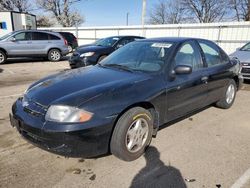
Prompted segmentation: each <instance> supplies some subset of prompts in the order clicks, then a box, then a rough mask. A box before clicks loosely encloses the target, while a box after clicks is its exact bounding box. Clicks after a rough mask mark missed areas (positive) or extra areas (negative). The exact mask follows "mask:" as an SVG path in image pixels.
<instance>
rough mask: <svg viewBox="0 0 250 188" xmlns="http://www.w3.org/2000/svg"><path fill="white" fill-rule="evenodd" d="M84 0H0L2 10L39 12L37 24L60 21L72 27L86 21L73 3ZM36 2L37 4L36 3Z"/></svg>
mask: <svg viewBox="0 0 250 188" xmlns="http://www.w3.org/2000/svg"><path fill="white" fill-rule="evenodd" d="M80 1H82V0H33V1H31V0H11V1H10V0H0V11H19V12H28V13H30V12H34V11H35V12H37V14H38V16H37V26H38V27H50V26H53V25H55V24H56V23H58V24H59V25H61V26H63V27H71V26H76V25H80V24H82V23H84V21H85V20H84V16H83V15H81V14H80V12H79V11H78V10H76V9H75V8H74V7H73V5H74V4H75V3H77V2H80ZM34 2H35V4H36V5H34Z"/></svg>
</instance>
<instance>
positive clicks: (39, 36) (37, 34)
mask: <svg viewBox="0 0 250 188" xmlns="http://www.w3.org/2000/svg"><path fill="white" fill-rule="evenodd" d="M33 40H48V34H47V33H40V32H34V33H33Z"/></svg>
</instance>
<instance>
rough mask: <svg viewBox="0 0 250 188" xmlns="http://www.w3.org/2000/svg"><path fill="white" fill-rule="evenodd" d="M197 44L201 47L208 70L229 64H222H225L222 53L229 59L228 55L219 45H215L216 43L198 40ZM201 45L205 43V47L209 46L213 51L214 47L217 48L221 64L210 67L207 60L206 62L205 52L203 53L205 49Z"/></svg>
mask: <svg viewBox="0 0 250 188" xmlns="http://www.w3.org/2000/svg"><path fill="white" fill-rule="evenodd" d="M197 43H198V45H199V47H200V49H201V54H202V56H203V59H204V60H203V61H204V62H205V64H206V67H207V68H213V67H217V66H221V65H225V64H227V63H228V62H227V63H226V62H225V63H222V62H223V60H222V53H224V54H225V55H226V56H227V57H228V55H227V54H226V53H225V52H224V51H223V50H222V49H221V48H220V47H219V46H218V45H217V44H215V43H214V42H212V41H209V40H203V39H198V40H197ZM200 43H204V44H205V45H207V46H209V47H210V48H212V49H214V48H213V46H214V47H216V48H217V50H216V51H217V52H218V54H219V57H220V61H221V63H219V64H215V65H212V66H209V65H208V63H207V60H206V55H205V52H204V51H203V49H202V47H201V45H200ZM209 44H211V45H209ZM214 50H215V49H214ZM228 61H230V58H229V57H228Z"/></svg>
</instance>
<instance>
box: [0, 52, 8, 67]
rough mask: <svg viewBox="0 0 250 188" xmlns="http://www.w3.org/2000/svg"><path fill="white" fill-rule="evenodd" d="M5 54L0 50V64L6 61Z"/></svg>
mask: <svg viewBox="0 0 250 188" xmlns="http://www.w3.org/2000/svg"><path fill="white" fill-rule="evenodd" d="M6 59H7V56H6V54H5V53H4V52H3V51H1V50H0V64H4V63H5V62H6Z"/></svg>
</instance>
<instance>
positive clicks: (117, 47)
mask: <svg viewBox="0 0 250 188" xmlns="http://www.w3.org/2000/svg"><path fill="white" fill-rule="evenodd" d="M123 46H124V45H122V44H118V45H117V46H116V49H119V48H121V47H123Z"/></svg>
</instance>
